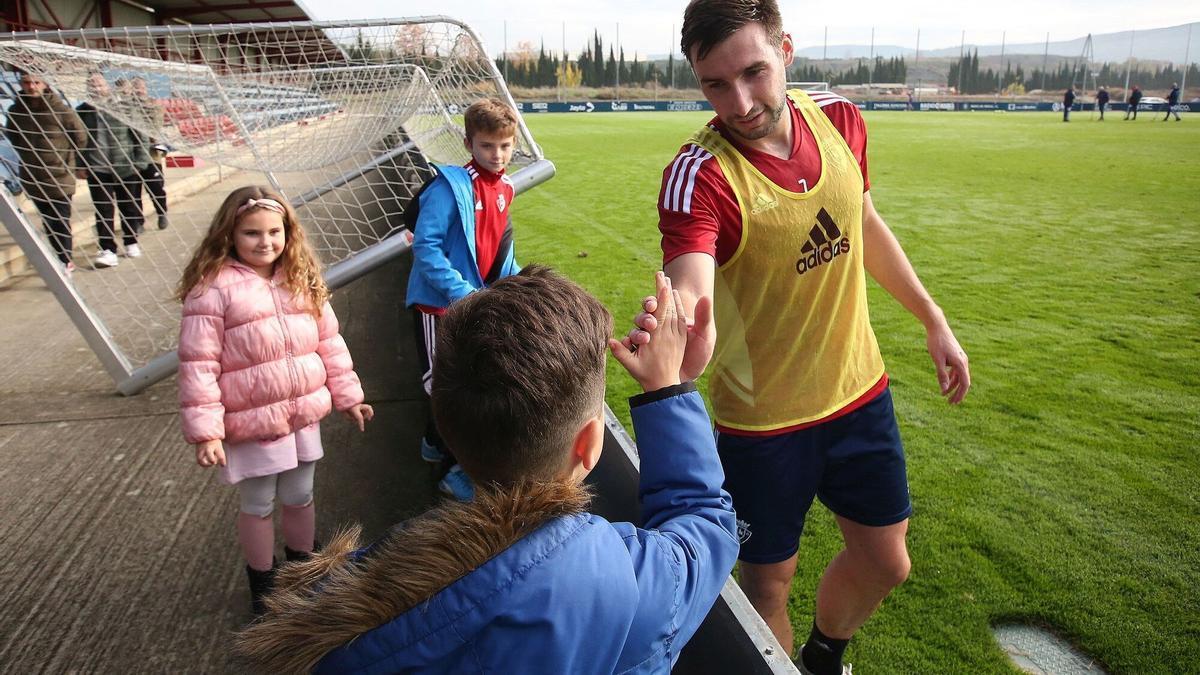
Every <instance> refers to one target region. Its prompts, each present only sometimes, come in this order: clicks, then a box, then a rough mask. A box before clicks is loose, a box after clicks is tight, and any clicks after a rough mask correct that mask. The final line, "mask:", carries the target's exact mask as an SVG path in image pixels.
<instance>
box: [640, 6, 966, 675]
mask: <svg viewBox="0 0 1200 675" xmlns="http://www.w3.org/2000/svg"><path fill="white" fill-rule="evenodd" d="M681 46H682V49H683V53H684V54H685V55H686V56H687V58H688V60H689V62H690V63H691V65H692V69H693V70H694V71H695V74H696V78H697V80H698V81H699V82H700V86H701V90H702V91H703V93H704V95H705V98H707V99H708V101H709V103H711V104H712V106H713V109H714V110H715V111H716V117H715V118H714V119H712V120H711V121H710V122H709V123H708V124H707V125H706V126H704V127H703V128H701V129H700V130H699V131H697V132H696V133H695V134H693V136H692V137H691V139H690V140H689V141H688V142H687V143H686V144H685V145H684V146H683V147H682V149H681V150H680V152H679V154H678V155H677V156H676V157H675V159H674V160H673V161H672V162H671V163H670V164H669V165H668V166H667V168H666V170H665V171H664V172H663V179H662V189H661V192H660V195H659V203H658V208H659V229H660V230H661V232H662V247H663V254H664V258H663V260H664V265H665V267H664V269H665V271H666V273H667V274H668V275H669V276H670V277H671V280H672V282H673V283H674V284H675V287H676V288H677V289H679V291H680V293H681V295H682V296H683V301H684V305H685V307H686V313H688V314H691V313H692V311H693V307H694V306H695V305H696V303H697V302H698V301H699V300H700V299H701V298H713V303H714V309H715V312H716V321H715V324H716V325H715V329H709V330H697V331H694V332H693V334H692V336H691V339H690V340H689V342H688V354H687V356H686V358H685V360H684V366H683V371H682V372H681V377H682V378H683V379H687V380H691V379H694V378H695V377H697V376H698V375H699V374H700V372H701V371H702V370H703V369H704V363H705V362H706V361H707V360H708V355H709V354H713V355H714V356H713V368H712V369H711V378H710V380H709V393H710V396H711V398H712V405H713V409H714V411H715V413H716V423H717V431H718V440H717V443H718V448H719V451H720V454H721V461H722V464H723V466H724V467H725V475H726V482H725V487H726V489H727V490H728V491H729V492H730V494H731V495H733V502H734V508H735V509H736V510H737V516H738V518H739V521H740V522H739V532H740V533H741V539H742V547H741V552H740V555H739V557H740V559H741V561H742V566H741V577H740V582H741V585H742V588H743V589H745V591H746V594H747V596H748V597H749V599H750V601H751V603H753V605H754V607H755V608H756V609H757V610H758V612H759V613H760V614H761V615H762V616H763V618H764V619H765V620H766V622H767V624H768V625H769V626H770V627H771V630H772V632H773V633H774V634H775V636H776V637H777V638H778V639H779V641H780V642H781V643H782V644H783V646H784V648H786V649H788V650H789V651H790V650H791V649H792V647H793V642H792V624H791V621H790V620H789V618H788V611H787V610H788V596H789V594H790V591H791V587H792V579H793V576H794V575H795V573H796V553H797V550H798V548H799V540H800V533H801V530H802V529H803V527H804V520H805V516H806V514H807V512H808V509H809V507H810V505H811V504H812V501H813V499H814V498H815V497H819V498H820V499H821V501H822V503H824V504H825V505H826V506H828V507H829V508H830V509H831V510H832V511H833V512H834V514H835V515H836V519H837V523H838V526H839V527H840V528H841V531H842V536H843V538H844V540H845V548H844V549H843V550H842V551H841V552H840V553H838V555H837V556H835V557H834V559H833V560H832V561H831V562H830V564H829V567H828V568H827V569H826V571H825V574H824V576H823V578H822V579H821V583H820V586H819V587H818V590H817V603H816V612H815V617H814V621H813V625H812V631H811V633H810V635H809V637H808V640H807V642H806V644H805V645H804V647H803V649H802V650H801V656H800V660H799V663H798V665H799V666H800V668H801V670H802V672H809V673H817V674H819V675H825V674H827V673H840V672H842V670H843V666H842V654H843V652H844V650H845V649H846V645H847V644H848V642H849V640H850V638H851V637H852V636H853V635H854V634H855V632H856V631H857V630H858V629H859V627H861V626H862V625H863V624H864V623H865V622H866V621H867V619H868V618H869V617H870V616H871V614H872V613H874V611H875V609H876V608H877V607H878V606H879V604H880V603H881V602H882V601H883V599H884V598H885V597H887V595H888V594H889V593H890V592H891V590H892V589H893V588H895V587H896V586H898V585H900V584H901V583H902V582H903V581H904V580H905V579H906V578H907V576H908V570H909V566H910V562H909V558H908V551H907V547H906V544H905V535H906V532H907V530H908V517H909V514H910V513H911V502H910V500H909V495H908V482H907V478H906V472H905V461H904V451H903V448H902V446H901V443H900V436H899V432H898V430H897V425H896V419H895V415H894V413H893V410H892V399H891V393H890V389H889V387H888V377H887V373H886V371H885V370H884V364H883V359H882V356H881V355H880V352H879V347H878V345H877V343H876V340H875V334H874V332H873V330H872V329H871V325H870V321H869V318H868V314H867V292H866V289H867V287H866V278H865V275H864V270H865V271H869V272H870V273H871V276H872V277H874V278H875V280H876V281H878V282H879V284H880V285H881V286H883V288H884V289H885V290H887V291H888V292H889V293H890V294H892V296H894V297H895V298H896V299H897V300H899V301H900V303H901V304H902V305H904V306H905V307H906V308H907V309H908V310H909V311H910V312H912V313H913V314H914V315H915V316H916V317H917V318H918V319H920V321H921V323H922V324H923V325H924V326H925V329H926V343H927V345H928V348H929V353H930V356H931V357H932V358H933V361H934V365H935V367H936V369H937V374H938V381H939V383H940V386H941V391H942V393H943V394H944V395H945V396H946V398H947V400H948V401H949V402H950V403H959V402H960V401H962V400H963V397H964V396H966V394H967V390H968V389H969V387H970V374H969V370H968V367H967V356H966V354H965V353H964V352H963V350H962V348H961V347H960V346H959V343H958V340H956V339H955V337H954V333H953V332H952V331H951V330H950V326H949V324H948V323H947V321H946V318H945V316H944V315H943V314H942V310H941V309H940V308H939V307H938V306H937V304H936V303H935V302H934V301H933V299H932V298H931V297H930V296H929V294H928V293H927V292H926V291H925V288H924V287H923V286H922V285H921V282H920V280H919V279H918V278H917V275H916V274H915V273H914V272H913V269H912V266H911V265H910V264H909V261H908V258H907V257H906V256H905V254H904V251H903V250H902V249H901V248H900V244H899V242H897V241H896V238H895V236H894V235H893V234H892V232H891V230H890V229H888V226H887V224H885V223H884V221H883V219H882V218H881V217H880V216H879V214H878V213H877V212H876V211H875V207H874V205H873V202H872V201H871V193H870V191H869V189H870V184H869V182H868V180H867V161H866V145H867V134H866V126H865V124H864V123H863V119H862V117H861V115H860V114H859V112H858V109H857V108H856V107H855V106H854V105H853V104H852V103H850V102H849V101H847V100H846V99H844V98H842V97H840V96H837V95H836V94H831V93H819V94H813V95H812V96H811V97H810V96H809V95H808V94H806V93H804V92H802V91H790V92H786V93H785V76H784V73H785V70H786V68H787V66H788V65H789V64H791V63H792V60H793V49H794V48H793V44H792V39H791V37H790V36H789V35H788V34H786V33H784V32H783V28H782V17H781V16H780V14H779V7H778V5H777V4H776V2H775V0H692V2H690V3H689V4H688V6H687V9H686V10H685V12H684V19H683V29H682V43H681ZM646 305H647V306H646V308H645V309H646V310H647V311H653V307H652V305H653V302H650V301H649V300H648V301H647V303H646ZM636 322H637V323H638V325H639V326H642V327H646V326H648V325H652V322H651V321H650V317H649V316H648V315H647V314H646V313H643V314H640V315H639V316H638V318H637V319H636ZM630 339H631V340H632V341H633V342H635V343H640V342H644V341H645V340H647V339H648V338H647V336H645V335H643V334H641V333H637V332H635V333H633V334H632V335H631V336H630Z"/></svg>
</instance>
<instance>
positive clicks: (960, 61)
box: [947, 29, 967, 96]
mask: <svg viewBox="0 0 1200 675" xmlns="http://www.w3.org/2000/svg"><path fill="white" fill-rule="evenodd" d="M966 48H967V31H966V29H963V32H962V37H960V38H959V42H958V84H956V85H954V90H955V91H957V92H958V95H959V96H962V95H963V90H962V71H963V52H964V51H965V50H966ZM947 84H948V83H947Z"/></svg>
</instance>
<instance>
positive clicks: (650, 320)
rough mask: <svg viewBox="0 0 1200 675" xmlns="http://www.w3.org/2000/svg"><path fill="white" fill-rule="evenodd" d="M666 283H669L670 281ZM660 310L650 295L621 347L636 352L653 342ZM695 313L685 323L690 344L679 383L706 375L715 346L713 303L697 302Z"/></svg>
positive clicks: (707, 300) (703, 300)
mask: <svg viewBox="0 0 1200 675" xmlns="http://www.w3.org/2000/svg"><path fill="white" fill-rule="evenodd" d="M667 280H668V281H670V278H669V277H668V279H667ZM657 310H658V298H656V297H655V296H653V295H648V296H646V297H645V298H644V299H643V300H642V311H641V312H640V313H639V314H638V315H637V316H635V317H634V318H633V328H631V329H629V333H628V334H627V335H626V336H625V337H623V338H621V344H622V345H624V346H625V348H626V349H629V350H631V351H637V350H638V348H639V347H641V346H642V345H644V344H646V343H648V342H650V332H651V331H653V330H654V329H655V328H657V327H658V319H656V318H655V312H656V311H657ZM693 312H694V314H693V316H689V317H685V319H684V320H685V321H687V327H688V343H687V348H686V349H685V350H684V354H683V365H682V366H680V367H679V381H680V382H690V381H692V380H695V379H698V378H699V377H700V376H701V375H703V374H704V369H705V368H707V367H708V362H709V360H710V359H712V355H713V350H714V347H715V346H716V332H715V331H714V330H713V313H712V299H711V298H708V297H701V298H700V299H699V300H697V301H696V306H695V308H694V310H693Z"/></svg>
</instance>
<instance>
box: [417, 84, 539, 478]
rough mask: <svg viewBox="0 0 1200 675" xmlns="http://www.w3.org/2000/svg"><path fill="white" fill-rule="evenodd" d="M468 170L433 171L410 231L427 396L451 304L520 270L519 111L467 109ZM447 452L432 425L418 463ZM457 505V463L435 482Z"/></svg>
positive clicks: (495, 103)
mask: <svg viewBox="0 0 1200 675" xmlns="http://www.w3.org/2000/svg"><path fill="white" fill-rule="evenodd" d="M463 125H464V127H465V128H466V140H465V141H464V142H465V144H466V146H467V150H469V151H470V152H471V161H469V162H467V164H466V166H437V167H435V170H436V171H437V175H436V176H434V178H433V179H432V180H431V182H430V183H429V184H428V185H427V186H426V187H425V188H424V189H423V190H422V191H421V192H420V193H419V197H418V206H419V208H420V210H419V212H418V214H417V221H416V228H415V231H414V233H413V244H412V248H413V266H412V272H411V273H410V274H409V277H408V297H407V299H406V301H405V304H406V305H407V306H408V307H410V308H412V311H413V324H414V326H415V328H416V340H417V356H418V358H419V359H420V360H421V365H422V371H423V373H422V376H421V383H422V385H423V386H424V388H425V393H426V394H428V393H429V383H430V381H431V380H432V378H433V360H434V351H435V349H434V345H435V344H436V343H437V326H438V320H439V318H440V317H441V316H442V315H443V314H445V313H446V308H447V307H449V306H450V305H451V303H453V302H455V301H457V300H459V299H461V298H463V297H465V296H466V295H467V294H468V293H471V292H472V291H476V290H479V289H480V288H483V287H485V286H488V285H490V284H492V283H493V282H495V281H496V280H498V279H502V278H504V277H507V276H509V275H512V274H516V273H517V272H519V271H520V270H521V268H520V267H519V266H518V265H517V262H516V260H515V259H514V257H513V240H512V217H511V216H510V212H511V209H512V202H513V197H514V196H515V191H514V190H513V184H512V181H511V180H509V178H508V176H506V175H504V170H505V169H506V168H507V167H508V163H509V162H510V161H512V155H513V149H514V148H515V147H516V136H517V113H516V112H515V111H514V110H513V109H512V108H511V107H509V106H508V104H506V103H504V102H503V101H501V100H500V99H498V98H484V99H480V100H478V101H476V102H475V103H472V104H471V105H470V107H468V108H467V110H466V112H465V113H464V114H463ZM446 454H447V453H446V450H445V447H444V444H443V443H442V439H441V437H440V436H439V435H438V432H437V428H436V427H435V426H434V424H433V420H432V419H430V421H429V423H428V424H427V425H426V427H425V436H424V438H422V439H421V458H422V459H424V460H425V461H427V462H431V463H433V464H441V463H442V462H443V461H444V460H445V459H446ZM438 487H439V488H440V489H441V490H442V492H445V493H446V494H448V495H450V496H451V497H454V498H455V499H457V500H459V501H468V500H470V499H471V497H472V496H473V495H474V491H475V489H474V486H473V485H472V484H471V480H470V479H469V478H468V477H467V474H465V473H463V471H462V468H461V467H460V466H459V465H458V464H454V465H453V466H452V467H451V468H450V471H449V473H447V474H446V476H445V477H444V478H443V479H442V481H441V482H440V483H439V484H438Z"/></svg>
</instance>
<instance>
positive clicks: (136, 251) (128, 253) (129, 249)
mask: <svg viewBox="0 0 1200 675" xmlns="http://www.w3.org/2000/svg"><path fill="white" fill-rule="evenodd" d="M125 257H126V258H140V257H142V247H141V246H138V245H137V244H130V245H128V246H126V247H125Z"/></svg>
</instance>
